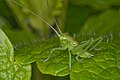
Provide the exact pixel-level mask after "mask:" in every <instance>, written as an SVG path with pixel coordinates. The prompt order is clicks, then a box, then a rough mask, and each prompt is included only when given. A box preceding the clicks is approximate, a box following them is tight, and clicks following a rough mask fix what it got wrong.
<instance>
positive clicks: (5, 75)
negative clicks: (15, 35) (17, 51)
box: [0, 29, 31, 80]
mask: <svg viewBox="0 0 120 80" xmlns="http://www.w3.org/2000/svg"><path fill="white" fill-rule="evenodd" d="M30 77H31V65H30V64H22V63H17V62H16V61H14V50H13V46H12V44H11V43H10V41H9V39H8V38H7V36H6V35H5V34H4V32H3V31H2V30H1V29H0V79H1V80H6V79H8V80H30Z"/></svg>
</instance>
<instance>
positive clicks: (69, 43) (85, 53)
mask: <svg viewBox="0 0 120 80" xmlns="http://www.w3.org/2000/svg"><path fill="white" fill-rule="evenodd" d="M11 1H12V2H14V3H15V4H17V5H19V6H21V7H22V8H25V9H26V10H28V11H29V12H30V13H32V14H33V15H35V16H36V17H37V18H39V19H40V20H42V21H43V22H45V23H46V24H47V25H48V26H49V27H50V28H51V29H52V30H54V31H55V33H56V34H57V36H58V37H59V39H60V47H57V48H53V49H52V50H51V51H50V54H49V55H48V57H47V58H46V59H45V60H42V61H43V62H46V61H48V60H49V59H50V57H51V54H52V53H53V52H54V51H56V50H59V51H60V50H68V53H69V69H70V70H71V55H76V57H75V58H76V60H77V61H80V59H79V58H80V57H83V58H91V57H92V56H94V55H92V54H90V53H89V51H91V50H93V49H94V48H95V47H96V46H97V45H98V44H99V43H100V42H101V41H102V37H99V38H97V39H95V40H94V39H93V38H90V39H89V40H88V41H85V42H84V43H82V44H79V43H78V42H77V41H76V40H75V39H74V38H73V37H72V36H70V35H69V34H66V33H62V31H61V30H60V29H59V26H58V24H57V22H56V20H55V18H54V17H53V20H54V22H55V24H56V26H57V28H58V31H59V32H58V31H57V30H55V29H54V28H53V27H52V26H51V25H50V24H49V23H48V22H47V21H45V20H44V19H43V18H41V17H40V16H38V15H37V14H36V13H34V12H33V11H31V10H29V9H28V8H26V7H24V6H23V5H21V4H20V3H18V2H16V1H15V0H11ZM46 3H47V6H48V8H49V5H48V1H47V0H46ZM93 43H95V44H94V46H93V47H91V46H92V45H93Z"/></svg>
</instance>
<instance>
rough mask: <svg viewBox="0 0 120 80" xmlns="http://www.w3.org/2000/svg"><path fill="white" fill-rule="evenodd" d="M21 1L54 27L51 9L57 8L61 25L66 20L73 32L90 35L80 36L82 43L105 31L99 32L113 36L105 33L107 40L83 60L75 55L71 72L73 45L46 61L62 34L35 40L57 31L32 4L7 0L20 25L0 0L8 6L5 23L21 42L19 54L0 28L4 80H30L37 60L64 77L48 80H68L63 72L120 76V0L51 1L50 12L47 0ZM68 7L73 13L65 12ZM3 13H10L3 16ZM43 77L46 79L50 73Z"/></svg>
mask: <svg viewBox="0 0 120 80" xmlns="http://www.w3.org/2000/svg"><path fill="white" fill-rule="evenodd" d="M16 1H18V2H19V3H20V4H22V5H23V6H25V7H27V8H29V9H30V10H32V11H33V12H35V13H37V14H38V15H39V16H40V17H42V18H43V19H45V20H46V21H47V22H48V23H50V24H51V25H53V26H54V22H53V20H52V15H51V14H50V13H53V16H54V17H55V18H57V21H58V23H59V25H60V28H61V27H63V26H64V24H65V26H64V27H65V28H64V29H65V31H66V32H69V33H70V34H72V35H73V33H78V34H79V33H82V34H83V33H85V34H84V36H83V35H82V36H78V37H75V38H76V40H77V41H78V42H79V43H80V42H82V41H86V40H88V39H90V38H91V37H93V35H97V36H99V35H98V33H99V34H100V36H101V35H105V34H110V35H109V36H106V35H105V36H103V37H104V38H106V39H104V40H103V42H101V43H100V44H99V46H97V47H96V48H95V49H94V50H92V51H89V53H91V54H94V57H92V58H90V59H85V58H80V60H81V61H80V62H78V61H76V59H75V56H73V55H72V70H71V71H69V67H68V64H69V54H68V51H67V50H65V51H54V52H53V54H52V56H51V58H50V60H48V61H47V62H42V61H41V60H44V59H46V58H47V57H48V55H49V53H50V51H51V50H52V49H53V48H56V47H59V45H60V42H59V38H52V39H46V38H45V40H36V39H35V40H34V41H33V42H31V40H33V39H34V38H36V36H39V37H40V38H42V37H45V36H46V35H47V36H48V33H51V31H50V30H49V27H48V26H47V25H46V24H45V23H44V22H42V21H41V20H39V19H38V18H37V17H35V16H34V15H33V14H31V13H29V11H27V10H26V9H24V8H21V7H20V6H18V5H16V4H15V3H13V2H11V1H10V0H6V2H7V4H8V6H9V8H10V10H11V12H12V15H13V16H14V18H15V20H16V22H17V23H18V25H19V26H17V25H16V24H13V25H12V26H11V25H10V24H9V22H8V21H7V20H6V19H5V17H6V16H9V15H10V14H8V13H9V12H8V9H7V6H6V4H5V1H4V2H3V1H0V2H1V3H0V5H1V6H3V7H1V8H0V9H1V10H3V11H1V12H0V15H2V16H0V28H2V30H3V31H4V32H5V33H6V34H7V36H8V37H9V39H10V40H11V42H12V43H14V44H16V43H20V44H16V45H14V46H15V47H16V48H15V53H14V51H13V47H12V45H11V43H10V42H9V40H8V38H7V37H6V35H5V34H4V33H3V32H2V31H0V54H1V56H0V63H1V64H0V69H1V71H0V80H3V79H10V80H13V79H18V80H19V79H22V80H29V79H30V77H31V66H30V64H31V63H33V62H36V64H37V66H38V68H39V71H41V72H42V73H43V74H50V75H53V76H59V77H58V78H57V79H55V78H51V79H48V80H52V79H53V80H54V79H55V80H63V78H62V77H63V76H64V77H66V76H67V77H68V76H70V79H71V80H119V79H120V77H119V75H120V51H119V49H120V46H119V45H120V43H119V31H120V28H119V25H120V23H119V21H120V9H119V8H120V5H119V4H120V1H119V0H69V4H68V7H67V0H56V1H53V0H48V1H49V2H48V3H49V5H50V7H51V9H50V11H49V10H48V8H47V5H46V2H45V0H35V1H33V0H16ZM64 2H65V3H64ZM66 8H67V10H66ZM49 12H50V13H49ZM66 12H67V15H66V16H65V13H66ZM3 16H5V17H4V18H3ZM65 17H66V21H65ZM60 20H61V21H60ZM62 29H63V28H62ZM49 31H50V32H49ZM89 33H91V34H92V35H90V34H89ZM94 33H95V34H94ZM87 34H88V35H89V37H88V36H87ZM116 34H117V35H116ZM94 38H97V37H94ZM116 40H117V41H116ZM110 42H112V43H110ZM13 53H14V54H13ZM14 55H15V59H14ZM35 75H37V74H35ZM40 77H41V76H40ZM43 79H45V80H46V79H47V78H43ZM67 79H68V78H67ZM34 80H37V79H34ZM64 80H66V78H64Z"/></svg>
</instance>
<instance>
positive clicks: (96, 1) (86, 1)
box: [70, 0, 120, 10]
mask: <svg viewBox="0 0 120 80" xmlns="http://www.w3.org/2000/svg"><path fill="white" fill-rule="evenodd" d="M70 3H71V4H73V5H78V6H90V7H92V8H93V9H96V10H106V9H109V8H111V7H114V6H115V7H117V6H119V4H120V0H70Z"/></svg>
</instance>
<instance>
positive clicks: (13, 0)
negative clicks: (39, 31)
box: [11, 0, 60, 37]
mask: <svg viewBox="0 0 120 80" xmlns="http://www.w3.org/2000/svg"><path fill="white" fill-rule="evenodd" d="M11 1H12V2H14V3H15V4H17V5H18V6H20V7H22V8H24V9H26V10H27V11H29V12H30V13H31V14H33V15H34V16H36V17H37V18H39V19H40V20H42V21H43V22H44V23H46V24H47V25H48V26H49V27H50V28H51V29H52V30H54V31H55V33H56V34H57V36H58V37H60V34H59V33H58V32H57V31H56V30H55V29H54V28H53V26H51V25H50V24H49V23H48V22H47V21H45V20H44V19H43V18H42V17H40V16H39V15H37V14H36V13H34V12H33V11H32V10H30V9H28V8H27V7H25V6H23V5H22V4H20V3H18V2H17V1H15V0H11Z"/></svg>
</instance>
